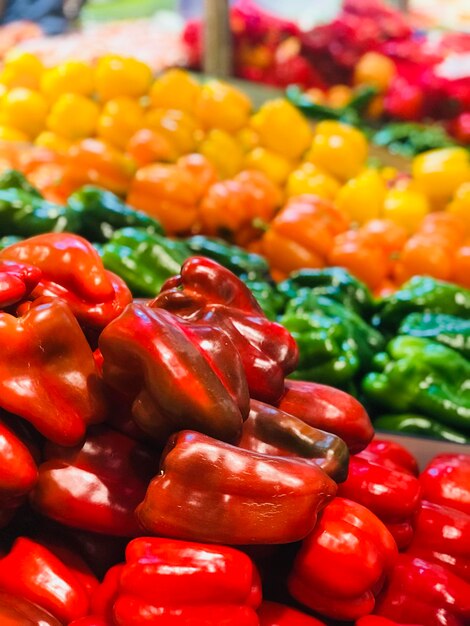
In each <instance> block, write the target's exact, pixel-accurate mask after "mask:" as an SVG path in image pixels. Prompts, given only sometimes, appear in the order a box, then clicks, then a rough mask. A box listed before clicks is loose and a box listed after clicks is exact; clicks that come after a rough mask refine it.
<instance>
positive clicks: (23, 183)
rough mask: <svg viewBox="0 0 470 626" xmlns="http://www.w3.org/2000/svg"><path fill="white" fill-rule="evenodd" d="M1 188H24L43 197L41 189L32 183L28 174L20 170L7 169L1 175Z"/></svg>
mask: <svg viewBox="0 0 470 626" xmlns="http://www.w3.org/2000/svg"><path fill="white" fill-rule="evenodd" d="M0 189H2V190H3V189H22V190H23V191H26V192H27V193H29V194H31V195H33V196H36V197H37V198H41V197H42V196H41V194H40V193H39V191H38V190H37V189H36V188H35V187H33V185H31V183H30V182H29V181H28V179H27V178H26V176H25V175H24V174H23V173H22V172H20V171H19V170H5V171H4V172H2V174H1V175H0Z"/></svg>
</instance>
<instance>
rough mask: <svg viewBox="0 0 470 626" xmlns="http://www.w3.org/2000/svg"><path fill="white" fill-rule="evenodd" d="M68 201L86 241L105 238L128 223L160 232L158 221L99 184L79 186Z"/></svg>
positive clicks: (109, 237) (108, 237) (80, 233)
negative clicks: (78, 220) (76, 216)
mask: <svg viewBox="0 0 470 626" xmlns="http://www.w3.org/2000/svg"><path fill="white" fill-rule="evenodd" d="M67 205H68V206H69V207H71V208H72V209H73V210H74V211H76V213H77V214H78V215H79V216H80V230H79V231H78V234H79V235H82V237H85V239H88V241H93V242H103V241H108V239H111V238H112V236H113V234H114V232H115V231H116V230H119V229H121V228H125V227H127V226H132V227H134V228H142V229H145V230H146V231H147V232H152V233H158V234H159V235H163V229H162V227H161V225H160V223H159V222H157V221H156V220H154V219H153V218H151V217H150V216H149V215H147V214H145V213H142V212H141V211H137V210H136V209H132V208H131V207H129V206H127V205H126V204H125V203H124V202H123V201H122V200H121V199H120V198H119V197H118V196H116V195H115V194H114V193H111V192H110V191H106V190H104V189H100V188H99V187H93V186H92V185H87V186H85V187H82V188H81V189H79V190H78V191H76V192H75V193H73V194H72V195H71V196H70V197H69V199H68V200H67Z"/></svg>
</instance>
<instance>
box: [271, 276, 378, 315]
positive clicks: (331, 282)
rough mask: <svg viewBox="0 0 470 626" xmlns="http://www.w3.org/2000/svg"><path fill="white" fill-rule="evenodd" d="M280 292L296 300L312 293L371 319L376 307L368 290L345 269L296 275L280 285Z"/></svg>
mask: <svg viewBox="0 0 470 626" xmlns="http://www.w3.org/2000/svg"><path fill="white" fill-rule="evenodd" d="M278 289H279V291H280V292H281V293H284V294H285V295H286V296H287V297H288V298H295V297H296V296H297V295H300V294H304V293H308V292H313V293H314V294H315V295H317V296H327V297H328V298H331V299H332V300H336V301H337V302H339V303H341V304H343V305H344V306H345V307H347V308H349V309H352V310H353V311H356V313H359V314H360V315H361V316H363V317H364V316H368V315H369V314H370V313H371V312H372V309H373V306H374V301H373V297H372V294H371V292H370V291H369V289H368V287H367V286H366V285H365V284H364V283H362V282H361V281H360V280H358V279H357V278H355V277H354V276H352V274H350V273H349V272H348V271H346V270H345V269H343V268H342V267H327V268H325V269H322V270H313V269H304V270H299V271H297V272H293V273H292V274H290V276H289V277H288V278H287V279H286V280H284V281H282V282H281V283H279V285H278Z"/></svg>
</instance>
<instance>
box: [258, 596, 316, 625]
mask: <svg viewBox="0 0 470 626" xmlns="http://www.w3.org/2000/svg"><path fill="white" fill-rule="evenodd" d="M258 617H259V623H260V626H324V623H323V622H320V620H318V619H315V617H311V616H310V615H306V614H305V613H302V612H301V611H298V610H297V609H293V608H291V607H290V606H285V605H284V604H279V602H271V601H269V600H265V601H264V602H263V603H262V605H261V606H260V607H259V609H258Z"/></svg>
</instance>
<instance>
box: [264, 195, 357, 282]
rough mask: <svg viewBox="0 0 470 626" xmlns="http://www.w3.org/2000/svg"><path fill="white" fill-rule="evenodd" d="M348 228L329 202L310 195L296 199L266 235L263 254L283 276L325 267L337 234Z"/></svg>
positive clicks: (277, 218) (294, 198) (278, 216)
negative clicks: (295, 271) (304, 268)
mask: <svg viewBox="0 0 470 626" xmlns="http://www.w3.org/2000/svg"><path fill="white" fill-rule="evenodd" d="M346 228H347V221H346V219H345V218H344V216H343V215H342V214H341V213H340V212H339V211H338V210H337V209H336V208H335V207H334V206H333V205H332V204H331V203H330V202H329V201H328V200H326V199H324V198H320V197H319V196H314V195H310V194H304V195H301V196H294V197H292V198H291V199H290V200H289V201H288V203H287V204H286V206H285V207H284V208H283V209H282V211H280V213H278V215H277V216H276V217H275V218H274V220H273V221H272V222H271V224H270V227H269V229H268V230H267V231H266V233H265V234H264V236H263V239H262V247H263V253H264V255H265V256H266V258H267V259H268V261H269V263H270V265H271V267H272V268H273V269H275V270H277V271H280V272H281V273H286V274H288V273H290V272H292V271H294V270H297V269H300V268H302V267H311V268H320V267H324V265H325V264H326V258H327V256H328V253H329V251H330V248H331V246H332V245H333V241H334V237H335V235H337V234H338V233H342V232H343V231H345V230H346Z"/></svg>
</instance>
